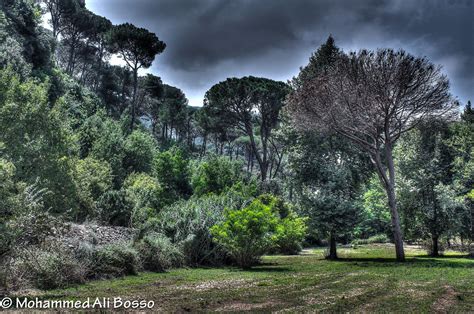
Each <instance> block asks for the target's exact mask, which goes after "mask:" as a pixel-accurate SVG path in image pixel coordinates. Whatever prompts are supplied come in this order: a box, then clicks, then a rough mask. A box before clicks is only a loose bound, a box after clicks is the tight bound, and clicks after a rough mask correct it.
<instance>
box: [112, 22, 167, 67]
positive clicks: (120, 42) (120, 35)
mask: <svg viewBox="0 0 474 314" xmlns="http://www.w3.org/2000/svg"><path fill="white" fill-rule="evenodd" d="M109 36H110V37H109V42H110V45H111V47H112V51H113V52H116V53H119V54H120V56H121V57H122V58H123V59H124V61H125V62H127V64H128V65H129V66H130V67H132V66H135V67H137V68H138V66H140V67H143V68H148V67H150V66H151V63H152V62H153V60H154V59H155V55H157V54H159V53H161V52H163V50H164V49H165V47H166V45H165V43H163V42H162V41H160V40H159V39H158V37H156V35H155V34H153V33H150V32H149V31H148V30H146V29H144V28H139V27H136V26H134V25H132V24H130V23H125V24H120V25H117V26H114V27H113V28H112V31H111V32H110V35H109ZM136 63H138V64H136Z"/></svg>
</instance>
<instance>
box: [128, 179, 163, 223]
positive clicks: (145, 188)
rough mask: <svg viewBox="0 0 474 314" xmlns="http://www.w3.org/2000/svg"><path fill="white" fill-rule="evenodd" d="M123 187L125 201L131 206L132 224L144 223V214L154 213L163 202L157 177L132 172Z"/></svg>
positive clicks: (145, 217) (161, 189) (161, 190)
mask: <svg viewBox="0 0 474 314" xmlns="http://www.w3.org/2000/svg"><path fill="white" fill-rule="evenodd" d="M123 189H124V191H125V195H126V198H127V202H129V203H130V204H131V206H132V213H131V225H132V226H139V225H141V224H142V223H144V222H145V221H146V219H147V218H148V217H147V216H146V215H144V214H147V213H148V214H151V215H154V214H156V213H157V212H158V209H160V208H161V207H162V205H163V203H164V201H163V188H162V186H161V185H160V183H159V182H158V180H157V179H155V178H153V177H151V176H149V175H147V174H145V173H132V174H131V175H130V176H128V178H127V179H126V180H125V183H124V186H123Z"/></svg>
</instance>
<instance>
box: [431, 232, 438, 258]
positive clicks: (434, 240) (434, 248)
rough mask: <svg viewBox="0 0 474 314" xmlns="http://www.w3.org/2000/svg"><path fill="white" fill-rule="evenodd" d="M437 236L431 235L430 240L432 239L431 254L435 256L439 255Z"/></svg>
mask: <svg viewBox="0 0 474 314" xmlns="http://www.w3.org/2000/svg"><path fill="white" fill-rule="evenodd" d="M438 239H439V237H438V235H435V234H433V235H431V241H432V246H431V256H433V257H436V256H439V245H438V243H439V240H438Z"/></svg>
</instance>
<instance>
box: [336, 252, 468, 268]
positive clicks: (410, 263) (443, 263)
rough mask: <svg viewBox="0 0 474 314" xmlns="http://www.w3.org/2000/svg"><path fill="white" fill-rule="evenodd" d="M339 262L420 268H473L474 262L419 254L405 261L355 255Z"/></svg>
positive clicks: (340, 259) (371, 265)
mask: <svg viewBox="0 0 474 314" xmlns="http://www.w3.org/2000/svg"><path fill="white" fill-rule="evenodd" d="M337 261H339V262H350V263H352V264H354V265H357V266H365V267H373V266H377V267H380V266H386V267H400V266H401V267H420V268H433V267H436V268H439V267H446V268H474V263H466V261H469V259H467V258H466V260H465V261H460V258H459V257H454V258H453V257H444V258H442V259H440V258H433V257H430V256H425V255H423V256H419V257H414V258H408V259H407V260H406V261H405V262H398V261H397V260H396V259H395V258H370V257H369V258H357V257H346V258H339V259H337Z"/></svg>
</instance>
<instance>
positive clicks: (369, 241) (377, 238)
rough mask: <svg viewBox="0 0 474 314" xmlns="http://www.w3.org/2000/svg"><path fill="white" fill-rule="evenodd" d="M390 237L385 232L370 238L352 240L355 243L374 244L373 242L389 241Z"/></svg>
mask: <svg viewBox="0 0 474 314" xmlns="http://www.w3.org/2000/svg"><path fill="white" fill-rule="evenodd" d="M388 242H390V239H389V238H388V237H387V235H385V234H377V235H374V236H372V237H370V238H368V239H356V240H354V241H352V244H355V245H364V244H373V243H388Z"/></svg>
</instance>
